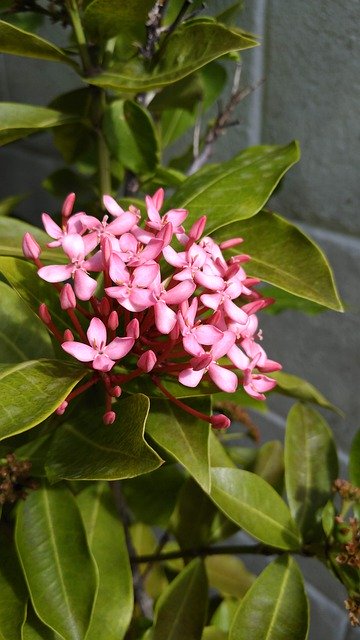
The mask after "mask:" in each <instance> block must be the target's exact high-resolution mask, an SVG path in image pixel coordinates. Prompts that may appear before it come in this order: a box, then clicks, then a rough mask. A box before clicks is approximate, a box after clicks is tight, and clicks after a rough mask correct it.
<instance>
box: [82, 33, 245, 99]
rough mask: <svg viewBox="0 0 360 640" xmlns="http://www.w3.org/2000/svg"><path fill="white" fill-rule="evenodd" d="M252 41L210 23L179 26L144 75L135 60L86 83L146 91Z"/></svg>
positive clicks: (183, 76)
mask: <svg viewBox="0 0 360 640" xmlns="http://www.w3.org/2000/svg"><path fill="white" fill-rule="evenodd" d="M256 44H257V43H256V41H255V40H254V39H253V38H252V37H251V36H249V35H247V34H246V35H244V34H243V33H239V32H237V31H236V30H232V29H228V28H227V27H225V26H223V25H220V24H216V23H211V22H205V21H204V22H199V21H196V22H192V23H188V24H183V25H182V26H180V27H179V28H178V29H176V30H175V31H174V32H173V33H172V34H171V35H170V36H169V37H168V38H167V40H166V44H165V46H164V47H163V49H162V51H161V55H160V58H159V62H158V64H157V65H156V66H155V68H154V69H153V71H152V72H151V73H146V72H145V71H144V70H143V67H142V65H141V63H140V61H139V60H134V61H133V62H131V63H127V64H125V65H122V66H121V67H120V66H119V67H118V68H115V67H111V68H110V69H109V70H108V71H105V72H104V73H102V74H101V75H98V76H95V77H91V78H87V79H86V81H87V82H89V83H90V84H94V85H96V86H98V87H102V88H106V89H115V90H118V91H130V92H138V91H148V90H149V89H155V88H157V87H162V86H165V85H168V84H172V83H173V82H175V81H177V80H181V78H185V77H186V76H188V75H190V74H191V73H193V72H194V71H196V70H197V69H200V68H201V67H203V66H204V65H206V64H207V63H208V62H211V61H212V60H215V59H216V58H219V57H220V56H222V55H224V53H229V52H230V51H239V50H240V49H248V48H249V47H254V46H255V45H256Z"/></svg>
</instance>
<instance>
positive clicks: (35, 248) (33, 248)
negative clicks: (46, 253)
mask: <svg viewBox="0 0 360 640" xmlns="http://www.w3.org/2000/svg"><path fill="white" fill-rule="evenodd" d="M22 250H23V254H24V256H25V258H30V259H31V260H37V259H38V257H39V255H40V253H41V248H40V245H39V244H38V243H37V242H36V240H35V238H34V236H32V235H31V233H25V235H24V237H23V241H22Z"/></svg>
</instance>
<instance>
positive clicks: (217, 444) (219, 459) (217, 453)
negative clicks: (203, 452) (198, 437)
mask: <svg viewBox="0 0 360 640" xmlns="http://www.w3.org/2000/svg"><path fill="white" fill-rule="evenodd" d="M210 465H211V466H212V467H232V468H236V465H235V464H234V462H233V461H232V459H231V457H230V453H229V451H227V450H226V449H225V447H224V445H223V444H222V442H221V440H220V438H219V437H217V435H216V433H214V431H210Z"/></svg>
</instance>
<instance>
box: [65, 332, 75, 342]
mask: <svg viewBox="0 0 360 640" xmlns="http://www.w3.org/2000/svg"><path fill="white" fill-rule="evenodd" d="M73 340H75V338H74V334H73V333H72V331H70V329H65V331H64V341H65V342H73Z"/></svg>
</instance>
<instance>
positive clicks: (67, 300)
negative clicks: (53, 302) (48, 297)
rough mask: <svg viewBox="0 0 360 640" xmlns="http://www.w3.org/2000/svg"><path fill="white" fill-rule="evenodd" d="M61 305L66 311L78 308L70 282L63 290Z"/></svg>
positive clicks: (61, 292)
mask: <svg viewBox="0 0 360 640" xmlns="http://www.w3.org/2000/svg"><path fill="white" fill-rule="evenodd" d="M60 305H61V308H62V309H64V310H66V309H75V308H76V297H75V293H74V289H73V288H72V286H71V284H69V283H68V282H67V283H66V284H64V286H63V288H62V289H61V291H60Z"/></svg>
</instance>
